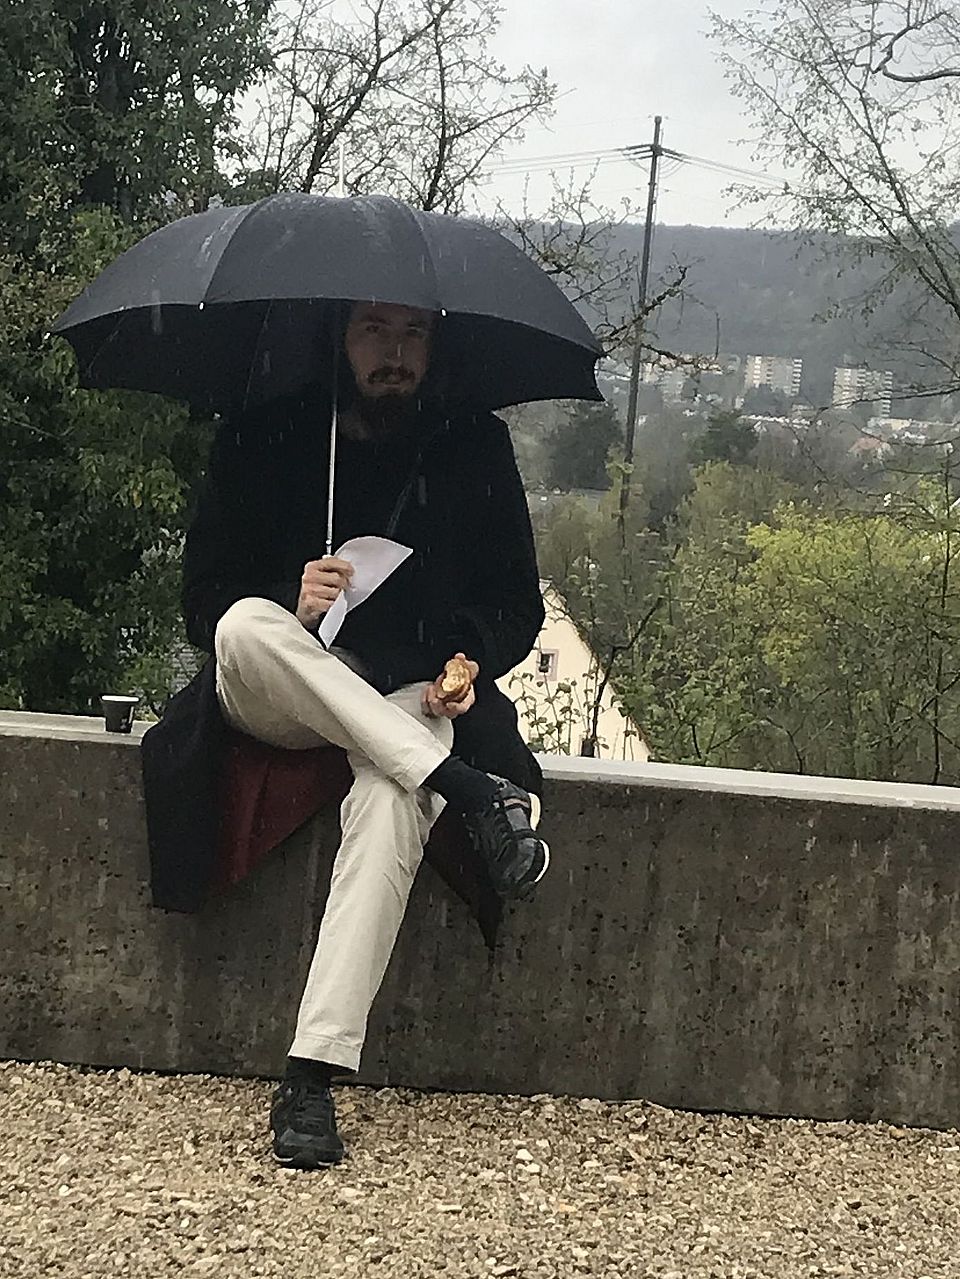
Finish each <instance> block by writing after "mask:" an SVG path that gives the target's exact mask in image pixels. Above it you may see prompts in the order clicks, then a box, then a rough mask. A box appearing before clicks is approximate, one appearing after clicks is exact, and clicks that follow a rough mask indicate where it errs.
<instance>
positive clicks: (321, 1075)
mask: <svg viewBox="0 0 960 1279" xmlns="http://www.w3.org/2000/svg"><path fill="white" fill-rule="evenodd" d="M336 1072H337V1067H336V1066H330V1065H328V1063H327V1062H325V1061H314V1060H313V1059H312V1058H310V1057H288V1058H287V1069H286V1072H285V1074H284V1076H283V1077H284V1079H285V1080H286V1082H287V1083H291V1084H313V1085H314V1086H315V1087H317V1088H329V1087H330V1080H331V1079H332V1078H333V1076H334V1074H335V1073H336Z"/></svg>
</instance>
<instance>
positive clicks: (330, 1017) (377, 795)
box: [216, 599, 453, 1070]
mask: <svg viewBox="0 0 960 1279" xmlns="http://www.w3.org/2000/svg"><path fill="white" fill-rule="evenodd" d="M216 655H217V696H218V698H219V700H220V705H221V707H222V709H223V713H224V716H225V718H226V719H227V721H228V723H230V724H232V725H233V726H234V727H235V728H238V729H240V730H241V731H242V732H244V733H248V734H250V736H252V737H256V738H259V739H260V741H263V742H268V743H270V744H271V745H273V746H282V747H286V748H287V749H290V750H307V749H309V748H310V747H314V746H322V745H324V744H325V743H333V744H334V745H336V746H342V747H343V748H344V749H345V750H346V751H347V758H348V760H349V762H350V767H351V769H352V770H353V776H354V782H353V786H352V788H351V790H350V793H349V794H348V796H347V798H346V799H345V800H344V803H343V807H342V809H341V831H342V838H341V843H340V848H339V850H338V852H337V856H336V860H335V862H334V864H333V874H332V878H331V881H330V895H329V897H328V899H327V906H326V909H325V911H324V914H323V920H322V921H321V924H320V935H319V938H318V940H317V948H316V951H315V952H314V956H313V962H312V964H311V966H310V973H309V976H308V977H307V985H306V989H305V990H304V992H303V999H302V1001H301V1003H300V1012H299V1015H298V1018H297V1030H296V1035H295V1037H294V1040H293V1044H292V1045H291V1047H290V1054H291V1056H295V1057H311V1058H313V1059H315V1060H317V1061H326V1062H329V1063H331V1065H335V1066H342V1067H344V1068H346V1069H347V1070H356V1069H357V1067H358V1066H359V1064H360V1052H361V1049H362V1048H363V1040H364V1036H365V1034H366V1028H367V1017H368V1015H369V1012H370V1007H371V1005H372V1004H373V1000H374V997H375V995H376V993H377V991H378V990H379V988H380V983H381V981H382V980H383V975H384V973H385V972H386V969H387V963H388V961H389V959H390V955H391V952H392V951H393V946H394V942H395V941H396V937H397V933H398V931H399V929H400V924H401V921H402V920H403V913H404V910H405V909H406V905H407V898H408V897H409V895H410V888H411V885H412V884H413V879H414V876H415V875H416V873H417V868H418V866H419V865H420V861H421V858H422V856H423V846H424V844H425V843H426V840H427V836H428V835H429V833H430V828H431V826H432V825H433V823H434V822H435V821H436V820H437V818H438V817H439V816H440V813H441V811H442V809H443V804H444V801H443V800H442V799H441V797H440V796H439V795H436V794H434V792H433V791H430V790H426V789H424V788H423V787H422V785H421V784H422V782H423V780H424V778H425V777H427V776H428V775H429V774H430V773H432V772H433V770H434V769H435V768H436V767H437V766H438V765H439V764H441V763H442V762H443V761H444V760H445V759H446V758H447V757H448V755H449V754H450V748H451V746H452V744H453V725H452V723H451V721H450V720H448V719H428V718H427V717H426V716H425V715H424V714H423V711H422V710H421V705H420V697H421V693H422V690H423V685H422V684H416V685H414V684H411V685H408V686H407V687H406V688H401V689H398V690H397V692H395V693H391V694H390V695H389V697H381V695H380V694H379V693H378V692H377V691H376V690H375V689H373V688H371V687H370V685H369V684H367V683H365V682H364V680H362V679H361V678H360V676H359V675H357V674H355V673H354V672H353V671H352V670H350V669H349V667H347V666H345V665H344V663H343V662H341V661H340V660H339V659H338V658H336V657H334V656H333V655H332V654H331V653H328V652H326V651H325V650H324V649H323V648H322V647H321V645H320V644H319V643H318V642H317V640H316V639H315V638H314V637H313V636H312V635H310V634H308V632H307V631H305V630H304V628H303V627H302V626H301V625H300V623H299V622H298V621H297V619H296V618H295V617H294V616H293V614H292V613H289V612H287V610H286V609H285V608H281V606H280V605H279V604H274V603H272V602H271V601H270V600H263V599H244V600H240V601H239V602H238V603H236V604H234V605H233V607H232V608H230V609H229V610H228V611H227V612H226V613H225V614H224V616H223V617H222V618H221V619H220V623H219V625H218V626H217V633H216Z"/></svg>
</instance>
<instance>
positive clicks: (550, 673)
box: [537, 648, 560, 679]
mask: <svg viewBox="0 0 960 1279" xmlns="http://www.w3.org/2000/svg"><path fill="white" fill-rule="evenodd" d="M559 656H560V654H559V653H558V652H557V650H556V649H555V648H541V649H539V650H538V651H537V674H538V675H539V676H540V678H541V679H556V678H557V659H558V658H559Z"/></svg>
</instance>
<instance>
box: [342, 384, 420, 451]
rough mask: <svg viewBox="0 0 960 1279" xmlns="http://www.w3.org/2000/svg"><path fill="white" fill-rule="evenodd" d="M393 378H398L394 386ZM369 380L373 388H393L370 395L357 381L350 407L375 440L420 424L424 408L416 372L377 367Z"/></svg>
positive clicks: (354, 385)
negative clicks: (418, 420) (422, 408)
mask: <svg viewBox="0 0 960 1279" xmlns="http://www.w3.org/2000/svg"><path fill="white" fill-rule="evenodd" d="M351 380H352V379H351ZM393 381H396V385H395V386H393V385H390V383H392V382H393ZM370 382H371V385H372V387H381V386H384V385H389V388H390V389H388V390H387V391H385V392H381V393H380V394H379V395H370V394H368V393H367V392H366V390H365V388H364V387H358V386H357V385H356V382H355V381H354V384H353V389H354V391H355V395H354V396H353V397H352V403H351V406H350V407H351V408H352V409H353V410H354V412H355V413H356V414H357V416H358V417H359V418H360V420H361V422H362V423H363V425H364V426H365V427H366V428H367V429H368V430H369V431H370V433H371V435H372V436H373V438H374V439H379V438H383V437H384V436H397V435H408V434H410V433H411V432H412V431H413V430H414V428H415V426H416V424H417V419H418V417H419V414H420V408H421V398H420V394H419V390H420V388H419V386H418V385H417V380H416V377H415V375H414V374H412V373H409V372H408V371H407V370H405V369H404V370H400V371H399V373H398V372H396V371H393V370H389V369H378V370H377V372H375V373H374V374H373V375H372V376H371V378H370Z"/></svg>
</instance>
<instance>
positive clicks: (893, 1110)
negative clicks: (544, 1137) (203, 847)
mask: <svg viewBox="0 0 960 1279" xmlns="http://www.w3.org/2000/svg"><path fill="white" fill-rule="evenodd" d="M82 727H83V729H84V730H85V731H83V732H81V733H80V734H79V739H77V736H76V734H71V732H70V725H69V724H66V725H65V724H63V723H62V722H60V723H57V724H51V723H45V724H38V723H33V724H31V723H30V722H28V719H27V718H26V717H22V716H10V715H5V716H2V717H0V1057H22V1058H28V1059H51V1058H52V1059H55V1060H60V1061H67V1062H87V1063H92V1064H100V1065H104V1064H112V1065H121V1064H127V1065H133V1066H141V1067H148V1068H151V1069H160V1070H164V1069H167V1070H178V1071H217V1072H225V1073H230V1072H236V1073H240V1074H255V1073H259V1074H271V1073H276V1072H278V1071H279V1069H280V1067H281V1064H282V1060H283V1057H284V1054H285V1050H286V1047H287V1043H288V1039H289V1035H290V1032H291V1029H292V1025H293V1019H294V1013H295V1008H296V1004H297V1001H298V998H299V993H300V988H301V983H302V980H303V977H304V975H305V972H306V966H307V964H308V961H309V956H310V951H311V949H312V945H313V937H314V931H315V927H316V920H317V917H318V915H319V912H320V909H321V907H322V900H323V893H324V891H325V879H326V876H327V875H328V873H329V865H330V860H331V858H332V854H333V850H334V846H335V842H336V830H335V825H334V822H333V819H332V816H331V817H330V818H327V819H323V820H322V821H320V822H319V823H317V824H316V825H315V828H314V829H312V830H307V831H304V832H301V833H300V834H299V835H298V836H296V837H294V838H293V839H292V840H291V841H290V842H289V845H288V846H287V847H286V848H285V849H284V850H281V851H279V852H278V853H277V854H275V855H274V857H273V859H272V861H271V862H270V863H269V864H268V865H267V866H265V867H264V868H263V870H262V872H261V873H260V874H259V875H258V876H256V877H255V879H253V880H251V881H248V882H247V883H246V884H244V885H242V886H241V887H240V888H239V889H238V890H236V891H234V892H233V893H232V894H231V895H230V896H229V897H228V898H226V899H224V900H223V901H222V902H220V903H219V904H218V905H217V906H216V907H215V908H213V909H211V910H209V911H208V912H207V913H205V914H204V915H202V916H200V917H184V916H176V915H169V916H168V915H164V914H162V913H160V912H157V911H154V910H152V909H151V908H150V906H149V904H148V897H147V858H146V846H145V834H144V823H143V810H142V799H141V793H140V781H139V777H140V774H139V758H138V753H137V749H136V744H137V743H136V735H134V736H133V737H131V738H120V737H111V736H108V735H106V734H104V733H102V732H98V731H97V728H96V721H91V723H90V724H89V725H83V726H82ZM590 778H592V779H593V780H590ZM750 791H755V792H757V793H750ZM898 793H900V788H897V787H882V786H880V787H878V786H876V785H871V784H868V783H856V782H843V781H839V782H838V781H834V780H832V779H824V780H823V781H822V782H820V781H818V780H817V779H794V778H789V779H785V778H777V777H775V776H772V775H762V774H761V775H758V774H732V773H731V774H726V773H723V772H720V771H714V770H697V769H679V768H670V767H668V766H663V765H639V766H629V765H628V766H624V765H620V766H616V765H610V764H606V765H597V764H596V763H595V762H594V761H590V762H587V761H552V762H551V763H550V767H549V768H548V790H547V796H546V801H547V802H546V811H547V816H545V819H544V833H545V834H546V836H547V838H548V839H549V840H550V842H551V847H552V850H553V857H554V862H553V867H552V869H551V873H550V875H549V876H548V877H547V879H546V880H545V881H544V883H543V884H542V885H541V891H540V893H539V895H538V897H537V899H536V900H535V902H533V903H532V904H527V905H520V906H517V907H516V908H514V909H512V911H511V913H510V915H509V917H508V919H507V922H506V925H505V928H504V931H503V939H502V943H501V945H500V948H499V950H498V953H497V955H496V956H495V959H494V961H493V963H492V964H491V963H489V962H488V960H487V956H486V952H485V950H484V948H483V945H482V942H481V940H480V937H479V934H478V932H477V931H476V929H475V927H474V926H473V925H472V923H471V922H470V921H469V920H468V918H467V917H466V912H465V909H464V908H463V907H462V906H461V904H460V903H459V902H458V901H457V900H455V899H453V898H452V897H450V895H449V894H448V893H447V891H446V889H445V888H444V887H443V886H442V885H441V884H440V883H439V881H438V880H437V879H436V878H435V877H434V876H433V874H432V873H431V872H430V871H429V870H424V871H423V873H422V874H421V876H420V877H419V879H418V882H417V884H416V886H415V890H414V894H413V898H412V901H411V907H410V910H409V912H408V917H407V920H406V923H405V925H404V929H403V931H402V934H401V939H400V942H399V944H398V948H397V952H396V954H395V956H394V960H393V963H392V964H391V968H390V971H389V973H388V976H387V980H386V983H385V986H384V989H383V991H382V992H381V996H380V998H379V1000H378V1002H377V1006H376V1008H375V1012H374V1016H373V1018H372V1022H371V1034H370V1040H369V1043H368V1048H367V1052H366V1056H365V1061H364V1069H363V1075H362V1078H363V1079H364V1080H366V1081H368V1082H390V1083H395V1084H410V1085H415V1086H421V1087H440V1088H453V1089H458V1088H469V1089H476V1090H490V1091H498V1092H520V1093H537V1092H548V1091H549V1092H562V1093H574V1094H578V1093H582V1094H588V1095H592V1096H600V1097H606V1098H611V1099H614V1098H624V1097H645V1098H648V1099H650V1100H653V1101H657V1102H660V1103H662V1104H664V1105H670V1106H675V1107H680V1108H691V1109H703V1110H715V1109H720V1110H732V1111H748V1112H750V1111H752V1112H756V1113H766V1114H781V1115H783V1114H788V1115H789V1114H792V1115H806V1116H815V1117H821V1118H857V1119H877V1118H883V1119H887V1120H890V1121H893V1122H899V1123H915V1124H929V1125H932V1126H937V1127H949V1126H954V1125H958V1124H960V1038H958V1036H960V1001H958V969H960V906H958V894H960V857H958V852H957V846H958V837H960V791H957V790H950V789H947V788H929V787H910V788H905V789H904V790H903V791H902V797H903V802H898V800H897V796H898Z"/></svg>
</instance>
